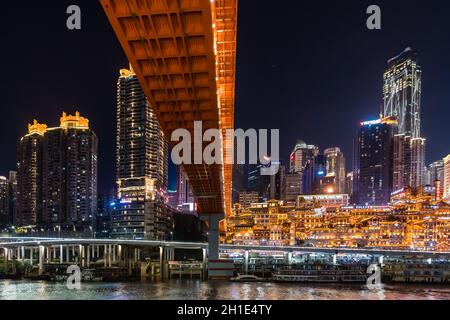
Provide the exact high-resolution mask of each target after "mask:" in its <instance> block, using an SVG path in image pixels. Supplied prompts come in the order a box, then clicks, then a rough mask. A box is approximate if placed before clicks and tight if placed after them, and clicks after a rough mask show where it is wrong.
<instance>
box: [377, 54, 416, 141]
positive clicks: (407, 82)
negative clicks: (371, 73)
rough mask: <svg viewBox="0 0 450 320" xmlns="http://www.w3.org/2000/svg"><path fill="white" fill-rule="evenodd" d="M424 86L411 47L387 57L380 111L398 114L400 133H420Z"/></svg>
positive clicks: (413, 136)
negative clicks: (388, 58)
mask: <svg viewBox="0 0 450 320" xmlns="http://www.w3.org/2000/svg"><path fill="white" fill-rule="evenodd" d="M421 87H422V71H421V68H420V66H419V65H418V63H417V54H416V53H415V52H414V51H413V50H412V49H411V48H406V49H405V50H404V51H403V52H402V53H401V54H400V55H398V56H396V57H394V58H392V59H390V60H389V61H388V68H387V70H386V71H385V72H384V86H383V105H382V110H381V114H382V117H391V116H395V117H396V118H397V120H398V128H399V130H398V133H399V134H404V135H406V136H411V137H412V138H419V137H420V108H421Z"/></svg>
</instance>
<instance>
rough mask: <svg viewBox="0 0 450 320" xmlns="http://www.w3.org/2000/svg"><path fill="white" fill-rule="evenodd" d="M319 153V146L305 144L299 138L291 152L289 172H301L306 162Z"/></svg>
mask: <svg viewBox="0 0 450 320" xmlns="http://www.w3.org/2000/svg"><path fill="white" fill-rule="evenodd" d="M318 154H319V148H318V147H316V146H314V145H307V144H306V143H305V142H304V141H302V140H299V141H298V142H297V144H296V145H295V147H294V150H293V151H292V153H291V158H290V167H289V172H290V173H302V172H303V169H304V168H305V165H306V163H307V162H308V161H309V160H313V159H314V158H315V157H316V156H317V155H318Z"/></svg>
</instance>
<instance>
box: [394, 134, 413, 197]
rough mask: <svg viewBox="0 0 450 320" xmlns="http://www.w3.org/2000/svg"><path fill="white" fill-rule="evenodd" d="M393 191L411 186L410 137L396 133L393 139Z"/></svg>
mask: <svg viewBox="0 0 450 320" xmlns="http://www.w3.org/2000/svg"><path fill="white" fill-rule="evenodd" d="M393 145H394V148H393V149H394V153H393V176H392V179H393V181H392V185H393V191H398V190H401V189H403V188H406V187H409V186H411V137H410V136H406V135H404V134H396V135H395V136H394V140H393Z"/></svg>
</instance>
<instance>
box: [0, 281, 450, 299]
mask: <svg viewBox="0 0 450 320" xmlns="http://www.w3.org/2000/svg"><path fill="white" fill-rule="evenodd" d="M447 299H450V286H448V285H447V286H436V285H434V286H429V285H409V284H408V285H383V287H382V288H380V289H378V290H376V291H371V290H368V289H367V288H365V287H364V286H361V285H353V284H351V285H339V284H322V285H311V284H279V283H230V282H224V281H217V282H214V281H213V282H202V281H198V280H172V281H168V282H156V283H149V282H134V283H83V284H82V287H81V290H76V291H71V290H68V289H67V287H66V285H65V284H62V283H49V282H43V281H35V282H31V281H10V280H1V281H0V300H447Z"/></svg>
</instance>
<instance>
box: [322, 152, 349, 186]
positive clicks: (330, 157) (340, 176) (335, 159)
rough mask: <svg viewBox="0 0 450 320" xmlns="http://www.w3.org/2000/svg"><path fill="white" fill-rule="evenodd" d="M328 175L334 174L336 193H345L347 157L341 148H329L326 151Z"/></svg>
mask: <svg viewBox="0 0 450 320" xmlns="http://www.w3.org/2000/svg"><path fill="white" fill-rule="evenodd" d="M324 155H325V159H326V167H327V168H326V172H327V176H334V183H335V190H334V193H338V194H343V193H345V157H344V154H343V153H342V151H341V149H340V148H329V149H325V151H324Z"/></svg>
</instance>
